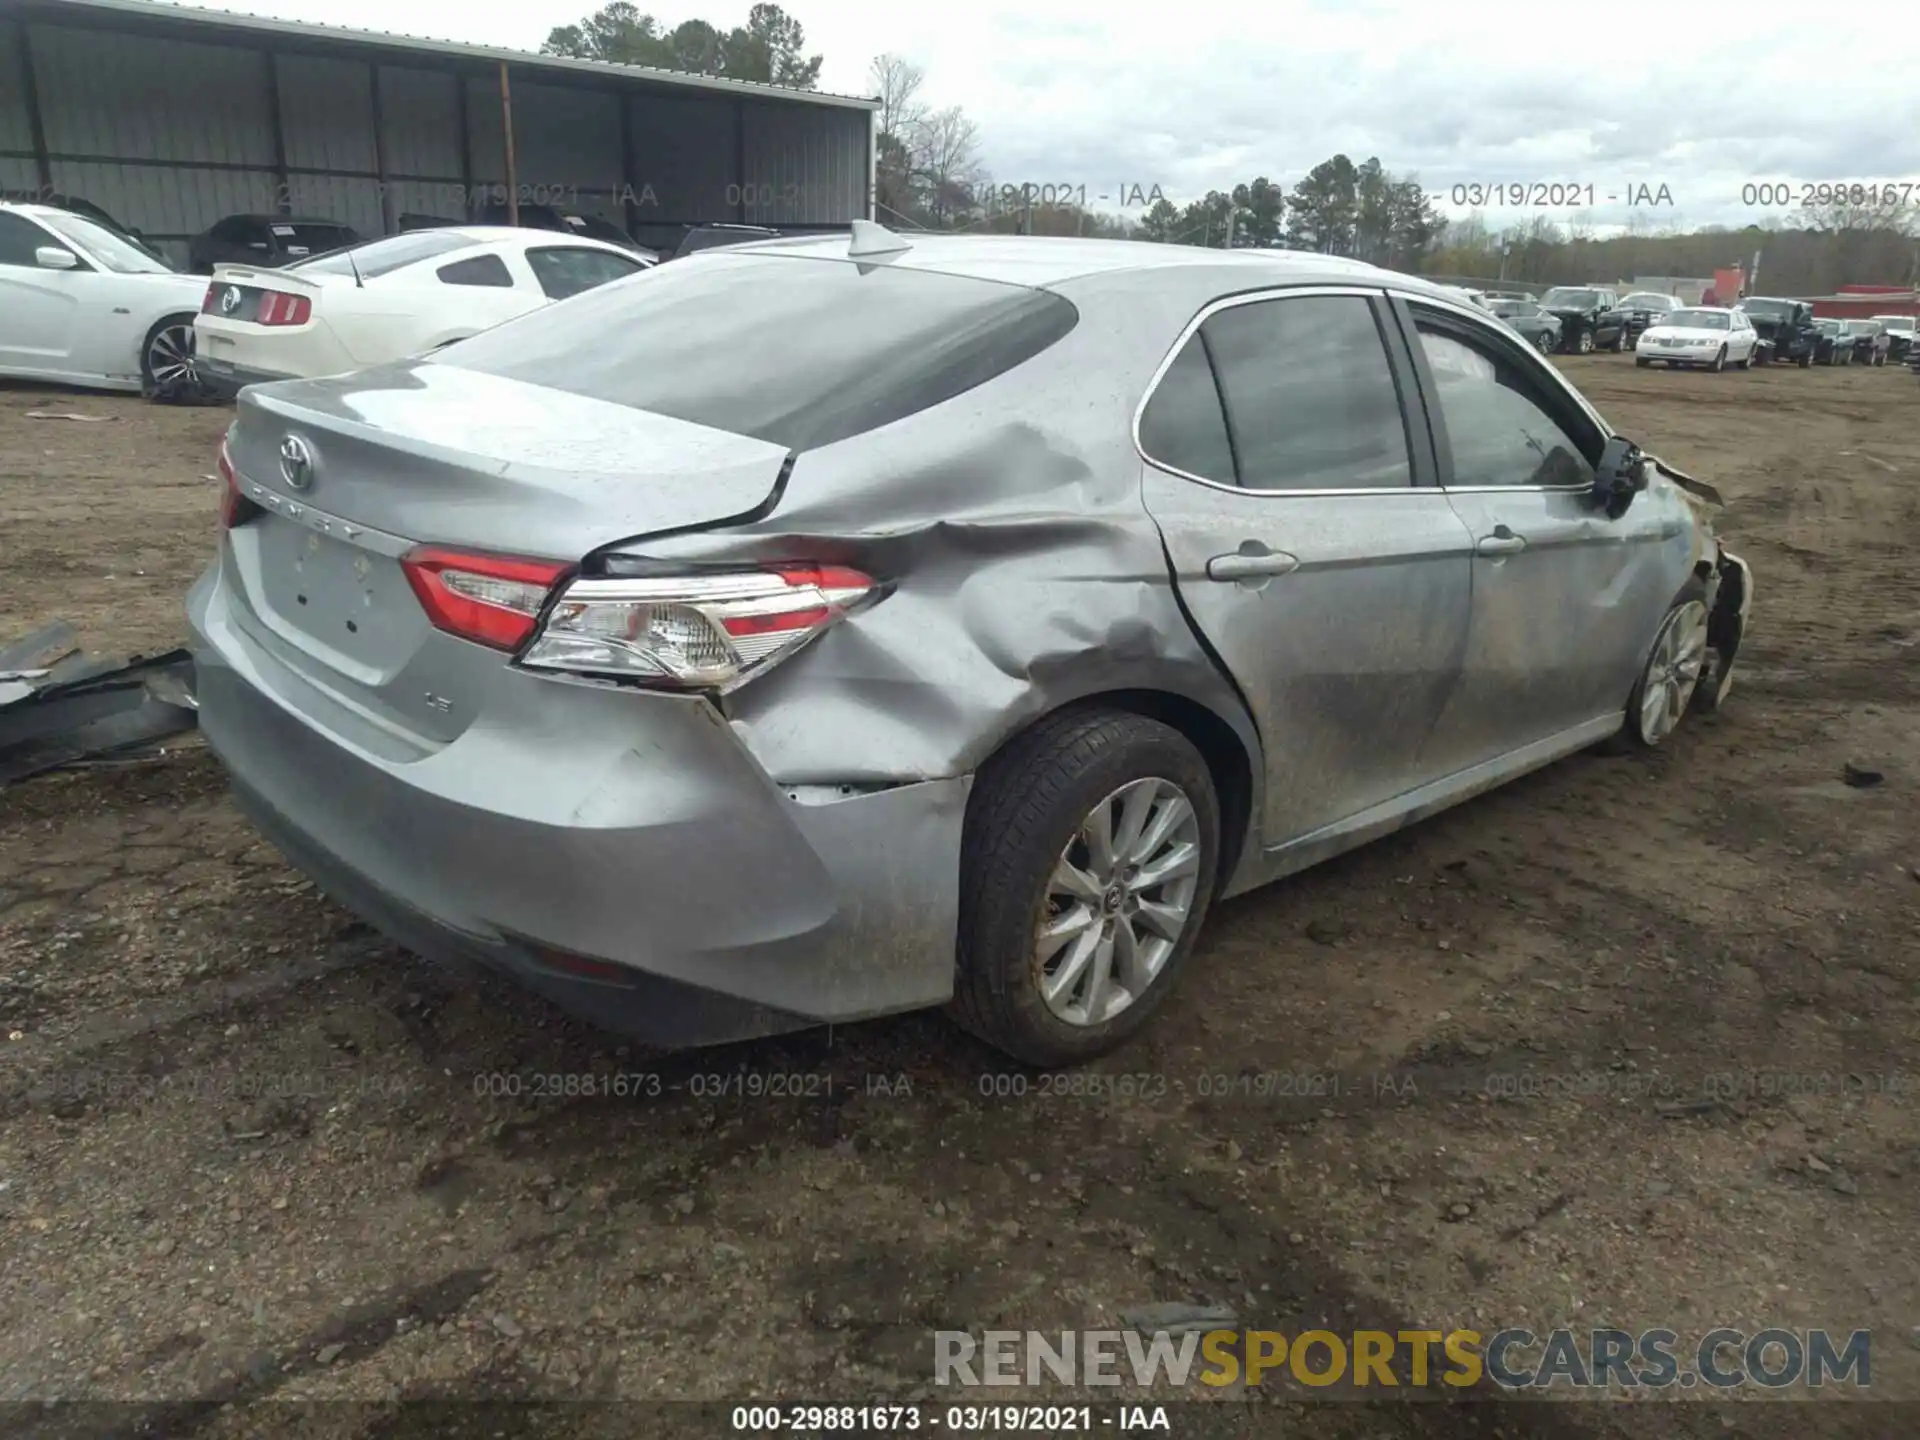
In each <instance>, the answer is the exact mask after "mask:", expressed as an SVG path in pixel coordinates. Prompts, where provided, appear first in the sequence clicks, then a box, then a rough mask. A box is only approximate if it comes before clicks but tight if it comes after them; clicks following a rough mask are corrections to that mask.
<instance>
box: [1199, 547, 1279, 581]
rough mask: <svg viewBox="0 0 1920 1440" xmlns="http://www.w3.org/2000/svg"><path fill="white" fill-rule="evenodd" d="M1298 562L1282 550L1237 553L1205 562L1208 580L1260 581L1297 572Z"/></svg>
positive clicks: (1218, 556) (1217, 556) (1219, 556)
mask: <svg viewBox="0 0 1920 1440" xmlns="http://www.w3.org/2000/svg"><path fill="white" fill-rule="evenodd" d="M1299 567H1300V562H1299V560H1297V559H1296V558H1294V557H1293V556H1291V555H1289V554H1287V553H1286V551H1284V550H1267V551H1255V552H1251V553H1249V552H1247V551H1239V552H1236V553H1235V554H1232V555H1216V556H1214V557H1213V558H1212V559H1211V560H1209V561H1207V578H1208V579H1209V580H1262V579H1268V578H1271V577H1272V576H1275V575H1285V574H1286V573H1287V572H1288V571H1289V570H1297V569H1299Z"/></svg>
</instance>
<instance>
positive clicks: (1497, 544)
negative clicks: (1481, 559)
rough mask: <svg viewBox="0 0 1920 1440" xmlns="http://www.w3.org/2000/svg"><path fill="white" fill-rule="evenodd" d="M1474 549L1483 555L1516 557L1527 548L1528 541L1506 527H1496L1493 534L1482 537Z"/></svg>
mask: <svg viewBox="0 0 1920 1440" xmlns="http://www.w3.org/2000/svg"><path fill="white" fill-rule="evenodd" d="M1473 548H1474V550H1475V551H1477V552H1478V553H1479V554H1482V555H1515V554H1518V553H1519V552H1520V551H1522V550H1524V549H1526V548H1527V540H1526V537H1525V536H1524V535H1516V534H1514V533H1513V531H1511V530H1509V529H1508V528H1507V527H1506V526H1504V525H1496V526H1494V527H1493V533H1492V534H1491V535H1482V536H1481V537H1480V539H1479V540H1478V541H1477V542H1475V544H1474V547H1473Z"/></svg>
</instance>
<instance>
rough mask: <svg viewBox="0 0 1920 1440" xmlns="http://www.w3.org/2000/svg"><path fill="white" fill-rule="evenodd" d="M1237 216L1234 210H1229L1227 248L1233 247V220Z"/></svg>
mask: <svg viewBox="0 0 1920 1440" xmlns="http://www.w3.org/2000/svg"><path fill="white" fill-rule="evenodd" d="M1237 218H1238V217H1237V216H1236V215H1235V214H1234V212H1233V211H1232V210H1229V211H1227V246H1226V248H1227V249H1229V250H1231V249H1232V248H1233V222H1234V221H1235V220H1236V219H1237Z"/></svg>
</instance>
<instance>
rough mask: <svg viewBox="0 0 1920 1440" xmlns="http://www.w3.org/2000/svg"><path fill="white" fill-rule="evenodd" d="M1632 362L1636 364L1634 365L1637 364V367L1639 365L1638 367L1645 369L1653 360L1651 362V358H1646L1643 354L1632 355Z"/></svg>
mask: <svg viewBox="0 0 1920 1440" xmlns="http://www.w3.org/2000/svg"><path fill="white" fill-rule="evenodd" d="M1633 363H1634V364H1636V365H1638V366H1639V367H1640V368H1641V369H1642V370H1645V369H1647V368H1648V367H1649V366H1651V365H1652V364H1653V362H1652V361H1651V360H1649V359H1648V358H1647V357H1646V356H1644V355H1636V356H1634V357H1633Z"/></svg>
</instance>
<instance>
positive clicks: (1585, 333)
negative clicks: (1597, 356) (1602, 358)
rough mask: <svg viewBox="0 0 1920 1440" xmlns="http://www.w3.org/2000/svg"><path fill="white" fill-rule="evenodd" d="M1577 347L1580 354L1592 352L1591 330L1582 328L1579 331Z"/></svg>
mask: <svg viewBox="0 0 1920 1440" xmlns="http://www.w3.org/2000/svg"><path fill="white" fill-rule="evenodd" d="M1578 348H1579V351H1580V353H1581V354H1582V355H1591V354H1592V353H1593V332H1592V331H1591V330H1582V331H1581V332H1580V342H1579V347H1578Z"/></svg>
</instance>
